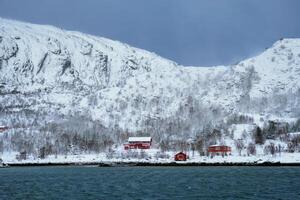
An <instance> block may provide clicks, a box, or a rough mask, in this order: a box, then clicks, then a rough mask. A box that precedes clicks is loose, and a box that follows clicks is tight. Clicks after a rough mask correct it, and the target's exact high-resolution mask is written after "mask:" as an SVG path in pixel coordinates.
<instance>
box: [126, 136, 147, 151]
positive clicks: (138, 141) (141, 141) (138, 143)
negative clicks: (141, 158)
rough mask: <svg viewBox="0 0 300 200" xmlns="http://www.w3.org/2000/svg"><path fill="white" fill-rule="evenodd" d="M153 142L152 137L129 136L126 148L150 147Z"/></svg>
mask: <svg viewBox="0 0 300 200" xmlns="http://www.w3.org/2000/svg"><path fill="white" fill-rule="evenodd" d="M151 143H152V138H151V137H129V138H128V142H127V143H126V144H124V149H125V150H128V149H150V147H151Z"/></svg>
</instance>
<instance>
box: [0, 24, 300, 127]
mask: <svg viewBox="0 0 300 200" xmlns="http://www.w3.org/2000/svg"><path fill="white" fill-rule="evenodd" d="M0 72H1V74H0V93H1V96H0V103H1V110H2V111H3V112H6V113H9V112H14V113H16V112H22V110H24V108H26V109H27V110H30V111H32V112H35V113H45V112H46V113H48V115H50V114H53V115H60V116H77V115H83V116H85V117H89V118H91V119H92V120H98V121H100V122H101V124H103V125H104V126H106V127H115V126H117V127H120V128H122V129H123V130H131V131H137V130H141V129H143V128H145V126H147V123H148V122H147V121H149V120H150V121H151V123H152V122H153V120H155V119H166V120H167V121H168V122H170V121H174V119H175V118H179V119H180V120H184V119H186V120H190V121H193V120H195V121H197V123H198V124H200V125H199V127H193V126H195V125H194V124H195V123H192V122H191V125H190V126H191V127H192V128H191V127H190V128H191V132H193V130H197V129H198V128H201V127H203V125H204V124H205V123H207V122H210V121H212V120H215V118H216V115H218V116H220V117H222V113H223V114H225V115H227V113H237V112H243V113H250V114H259V113H264V114H275V115H278V116H280V117H299V115H300V90H299V88H300V76H299V75H300V39H283V40H280V41H278V42H276V43H275V44H274V45H273V46H272V47H271V48H269V49H267V50H266V51H265V52H263V53H262V54H260V55H259V56H257V57H254V58H250V59H247V60H245V61H242V62H240V63H239V64H238V65H234V66H217V67H207V68H204V67H183V66H179V65H178V64H176V63H175V62H172V61H170V60H167V59H164V58H161V57H159V56H157V55H156V54H154V53H150V52H148V51H145V50H141V49H138V48H134V47H130V46H128V45H126V44H123V43H121V42H117V41H112V40H109V39H106V38H101V37H95V36H91V35H87V34H82V33H79V32H74V31H65V30H62V29H58V28H55V27H52V26H44V25H34V24H29V23H22V22H17V21H12V20H6V19H1V18H0ZM274 97H275V98H274ZM195 113H196V114H195ZM201 113H202V114H203V113H205V115H204V114H203V115H201ZM179 114H180V115H179ZM53 120H54V119H53ZM175 121H176V120H175ZM2 123H6V124H12V122H11V121H9V120H7V121H5V120H4V119H3V120H2ZM28 123H31V122H28ZM153 123H154V122H153Z"/></svg>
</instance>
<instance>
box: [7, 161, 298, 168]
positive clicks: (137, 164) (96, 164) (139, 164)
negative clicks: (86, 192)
mask: <svg viewBox="0 0 300 200" xmlns="http://www.w3.org/2000/svg"><path fill="white" fill-rule="evenodd" d="M7 165H8V167H35V166H39V167H41V166H91V167H197V166H198V167H205V166H207V167H209V166H228V167H230V166H246V167H249V166H264V167H268V166H270V167H271V166H300V163H298V162H295V163H281V162H269V161H266V162H260V163H249V162H246V163H245V162H236V163H234V162H219V163H218V162H216V163H209V162H161V163H159V162H157V163H151V162H83V163H78V162H65V163H63V162H57V163H56V162H49V163H10V164H7Z"/></svg>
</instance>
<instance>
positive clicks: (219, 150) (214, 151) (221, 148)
mask: <svg viewBox="0 0 300 200" xmlns="http://www.w3.org/2000/svg"><path fill="white" fill-rule="evenodd" d="M208 153H210V154H211V155H218V154H221V155H223V156H224V155H227V153H231V147H229V146H226V145H211V146H209V147H208Z"/></svg>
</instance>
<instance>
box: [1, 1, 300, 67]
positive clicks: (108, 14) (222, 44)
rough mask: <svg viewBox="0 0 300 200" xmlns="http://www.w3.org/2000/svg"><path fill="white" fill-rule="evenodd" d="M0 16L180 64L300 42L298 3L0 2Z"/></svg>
mask: <svg viewBox="0 0 300 200" xmlns="http://www.w3.org/2000/svg"><path fill="white" fill-rule="evenodd" d="M0 17H4V18H11V19H17V20H22V21H27V22H32V23H38V24H51V25H54V26H58V27H61V28H64V29H70V30H77V31H81V32H85V33H90V34H93V35H98V36H103V37H107V38H111V39H115V40H119V41H122V42H126V43H128V44H130V45H133V46H135V47H139V48H143V49H146V50H149V51H154V52H156V53H157V54H159V55H161V56H163V57H166V58H169V59H172V60H174V61H176V62H178V63H180V64H184V65H200V66H205V65H218V64H232V63H235V62H237V61H239V60H241V59H244V58H247V57H250V56H253V55H256V54H257V53H259V52H261V51H263V50H264V49H265V47H269V46H271V45H272V44H273V43H274V42H275V41H276V40H278V39H279V38H281V37H300V23H299V20H300V0H0Z"/></svg>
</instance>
